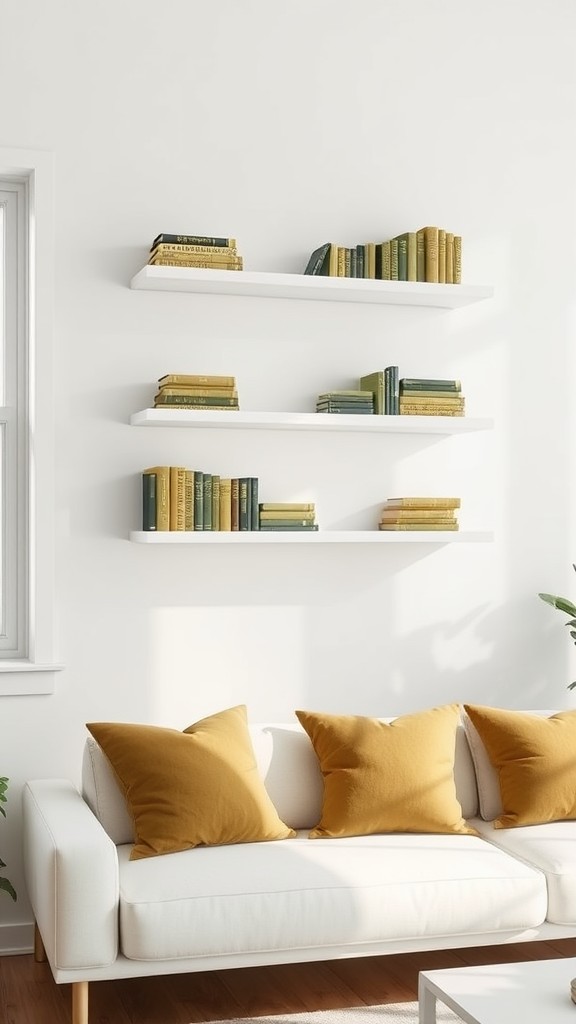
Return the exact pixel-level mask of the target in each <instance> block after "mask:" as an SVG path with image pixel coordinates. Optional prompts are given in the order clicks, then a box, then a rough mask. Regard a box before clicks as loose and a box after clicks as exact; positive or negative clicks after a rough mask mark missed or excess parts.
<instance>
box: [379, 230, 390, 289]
mask: <svg viewBox="0 0 576 1024" xmlns="http://www.w3.org/2000/svg"><path fill="white" fill-rule="evenodd" d="M380 249H381V255H380V262H381V267H380V280H381V281H390V280H391V277H392V253H391V248H390V240H388V241H387V242H382V243H381V245H380Z"/></svg>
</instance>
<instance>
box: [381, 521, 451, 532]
mask: <svg viewBox="0 0 576 1024" xmlns="http://www.w3.org/2000/svg"><path fill="white" fill-rule="evenodd" d="M378 529H379V530H423V531H424V530H457V529H458V523H430V522H426V521H424V522H420V523H380V524H379V526H378Z"/></svg>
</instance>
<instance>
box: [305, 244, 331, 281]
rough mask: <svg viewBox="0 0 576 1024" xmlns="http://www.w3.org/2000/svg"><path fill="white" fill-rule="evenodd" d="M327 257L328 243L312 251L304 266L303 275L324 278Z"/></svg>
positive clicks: (328, 252)
mask: <svg viewBox="0 0 576 1024" xmlns="http://www.w3.org/2000/svg"><path fill="white" fill-rule="evenodd" d="M329 257H330V242H324V245H321V246H320V247H319V248H318V249H314V252H313V253H312V255H311V256H310V259H309V260H308V263H307V264H306V269H305V271H304V273H305V274H315V275H321V276H325V275H326V274H327V273H328V260H329Z"/></svg>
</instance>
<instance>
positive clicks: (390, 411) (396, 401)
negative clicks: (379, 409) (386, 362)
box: [384, 366, 400, 416]
mask: <svg viewBox="0 0 576 1024" xmlns="http://www.w3.org/2000/svg"><path fill="white" fill-rule="evenodd" d="M384 380H385V394H386V414H387V415H388V416H398V415H399V413H400V388H399V382H398V367H397V366H387V367H386V369H385V370H384Z"/></svg>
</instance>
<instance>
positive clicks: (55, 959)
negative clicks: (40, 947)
mask: <svg viewBox="0 0 576 1024" xmlns="http://www.w3.org/2000/svg"><path fill="white" fill-rule="evenodd" d="M22 814H23V841H24V874H25V879H26V887H27V890H28V896H29V898H30V902H31V904H32V909H33V911H34V915H35V918H36V923H37V925H38V928H39V929H40V934H41V936H42V941H43V943H44V946H45V949H46V955H47V957H48V960H49V962H50V965H51V967H52V969H53V971H55V970H58V969H75V968H83V967H86V968H87V967H101V966H106V965H108V964H111V963H113V962H114V961H115V959H116V957H117V954H118V898H119V884H118V856H117V851H116V847H115V845H114V843H113V842H112V840H111V839H110V837H109V836H108V835H107V833H106V832H105V831H104V829H103V828H102V826H101V824H100V822H99V821H98V819H97V818H96V817H95V816H94V815H93V813H92V811H91V810H90V808H89V807H88V804H87V803H86V802H85V801H84V800H83V799H82V797H81V795H80V793H79V792H78V790H77V789H76V788H75V787H74V786H73V784H72V783H71V782H69V781H68V780H67V779H37V780H34V781H31V782H27V783H26V785H25V786H24V790H23V794H22Z"/></svg>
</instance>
